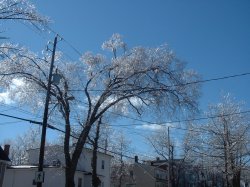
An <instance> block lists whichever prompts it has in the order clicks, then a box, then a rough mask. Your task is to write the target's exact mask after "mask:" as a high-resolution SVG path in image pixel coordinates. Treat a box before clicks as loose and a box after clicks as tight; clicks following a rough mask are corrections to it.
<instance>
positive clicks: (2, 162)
mask: <svg viewBox="0 0 250 187" xmlns="http://www.w3.org/2000/svg"><path fill="white" fill-rule="evenodd" d="M8 156H9V145H5V146H4V150H3V149H2V147H1V146H0V187H2V185H3V180H4V175H5V170H6V167H7V165H9V164H10V159H9V157H8Z"/></svg>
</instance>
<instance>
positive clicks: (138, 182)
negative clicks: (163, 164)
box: [111, 157, 168, 187]
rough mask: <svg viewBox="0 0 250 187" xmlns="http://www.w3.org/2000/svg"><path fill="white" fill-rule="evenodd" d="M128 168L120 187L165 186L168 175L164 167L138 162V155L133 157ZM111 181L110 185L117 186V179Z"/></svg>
mask: <svg viewBox="0 0 250 187" xmlns="http://www.w3.org/2000/svg"><path fill="white" fill-rule="evenodd" d="M128 168H129V169H128V170H129V171H128V174H127V175H126V176H124V177H123V182H122V187H167V180H168V175H167V171H166V170H165V169H162V168H160V167H156V166H152V165H151V164H149V163H139V162H138V157H135V162H134V163H133V164H131V165H130V166H129V167H128ZM112 182H113V183H112V184H111V186H112V187H118V186H119V181H117V180H112Z"/></svg>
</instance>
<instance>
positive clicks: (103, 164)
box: [102, 160, 105, 169]
mask: <svg viewBox="0 0 250 187" xmlns="http://www.w3.org/2000/svg"><path fill="white" fill-rule="evenodd" d="M104 166H105V162H104V160H102V169H104Z"/></svg>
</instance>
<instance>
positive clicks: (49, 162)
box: [3, 145, 112, 187]
mask: <svg viewBox="0 0 250 187" xmlns="http://www.w3.org/2000/svg"><path fill="white" fill-rule="evenodd" d="M97 156H98V160H97V174H98V177H99V179H100V181H101V185H100V186H101V187H110V161H111V158H112V156H110V155H108V154H104V153H101V152H98V155H97ZM38 158H39V149H30V150H28V163H27V165H21V166H10V167H8V168H7V169H6V175H5V179H4V183H3V187H34V185H36V181H35V176H36V172H37V170H38V169H37V165H38ZM91 161H92V150H91V149H87V148H84V149H83V151H82V154H81V156H80V159H79V161H78V165H77V170H76V174H75V186H76V187H90V186H91V180H92V173H91V171H92V167H91ZM44 172H45V176H44V183H43V187H54V186H58V187H61V186H62V187H63V186H64V185H65V161H64V154H63V147H62V146H58V145H54V146H48V147H46V148H45V160H44Z"/></svg>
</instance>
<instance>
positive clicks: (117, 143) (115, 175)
mask: <svg viewBox="0 0 250 187" xmlns="http://www.w3.org/2000/svg"><path fill="white" fill-rule="evenodd" d="M130 144H131V142H130V140H128V138H127V137H126V136H125V134H124V133H123V132H120V133H117V134H116V136H115V137H114V141H113V143H112V146H111V147H112V150H113V151H114V152H115V153H116V154H115V155H114V158H113V161H112V166H111V182H112V183H113V184H116V185H117V186H118V187H122V186H123V185H124V184H125V182H126V176H128V175H129V163H128V161H127V159H126V157H125V155H128V151H130V150H131V147H130Z"/></svg>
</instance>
